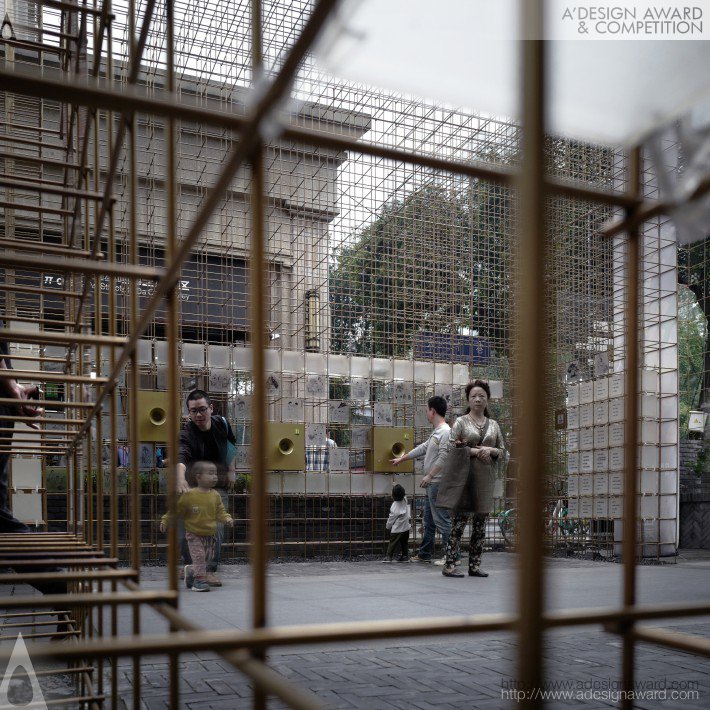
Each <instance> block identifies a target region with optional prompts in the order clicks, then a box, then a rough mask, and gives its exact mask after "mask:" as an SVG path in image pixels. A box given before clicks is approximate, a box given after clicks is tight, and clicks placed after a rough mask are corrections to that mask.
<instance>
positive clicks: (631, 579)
mask: <svg viewBox="0 0 710 710" xmlns="http://www.w3.org/2000/svg"><path fill="white" fill-rule="evenodd" d="M629 194H631V195H633V196H634V197H640V196H641V150H640V149H639V148H636V149H634V150H633V151H632V152H631V155H630V156H629ZM634 211H635V209H632V210H629V214H628V216H630V217H631V216H633V212H634ZM639 240H640V232H639V227H638V226H635V227H632V228H631V229H630V230H629V241H628V249H627V254H628V258H627V262H626V309H625V313H624V320H625V322H626V331H625V337H624V341H625V345H626V350H625V352H626V358H625V365H626V367H625V370H626V382H625V389H624V397H625V404H626V411H625V417H626V418H625V422H624V443H625V446H624V524H623V536H624V537H623V540H622V543H621V556H622V560H623V563H624V591H623V594H624V599H623V601H624V606H625V607H631V606H633V605H634V604H636V557H637V554H636V553H637V551H636V546H637V531H636V521H637V510H638V496H637V492H638V486H637V482H636V472H637V470H638V422H639V401H638V399H639V395H638V392H639V366H640V360H639V306H640V303H639V286H640V275H639V271H640V270H641V269H642V268H643V263H642V262H641V258H640V252H641V250H640V244H639ZM633 630H634V624H633V622H629V623H627V624H624V626H623V629H622V631H623V649H622V661H621V667H622V685H623V689H624V690H625V691H631V690H633V687H634V655H635V653H634V652H635V645H634V639H633ZM622 707H623V708H628V709H630V708H632V707H633V700H632V699H631V695H630V693H628V692H627V693H625V694H624V698H623V700H622Z"/></svg>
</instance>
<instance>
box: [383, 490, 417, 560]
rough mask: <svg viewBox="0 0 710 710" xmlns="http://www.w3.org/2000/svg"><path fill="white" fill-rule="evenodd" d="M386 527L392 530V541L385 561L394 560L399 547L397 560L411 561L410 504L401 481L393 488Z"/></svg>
mask: <svg viewBox="0 0 710 710" xmlns="http://www.w3.org/2000/svg"><path fill="white" fill-rule="evenodd" d="M385 527H386V528H387V529H388V530H389V531H390V543H389V545H388V546H387V552H386V554H385V559H384V560H382V561H383V562H392V559H393V557H394V555H395V554H396V553H397V549H398V548H399V556H398V557H397V562H409V531H410V529H411V527H412V526H411V524H410V522H409V506H408V505H407V496H405V495H404V488H402V486H400V485H399V483H398V484H397V485H396V486H394V488H392V507H391V508H390V516H389V518H388V519H387V524H386V525H385Z"/></svg>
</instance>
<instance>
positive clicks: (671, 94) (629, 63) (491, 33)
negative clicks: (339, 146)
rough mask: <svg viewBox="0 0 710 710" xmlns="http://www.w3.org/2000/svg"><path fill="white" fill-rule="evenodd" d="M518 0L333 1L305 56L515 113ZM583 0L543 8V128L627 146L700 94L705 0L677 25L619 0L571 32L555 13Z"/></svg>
mask: <svg viewBox="0 0 710 710" xmlns="http://www.w3.org/2000/svg"><path fill="white" fill-rule="evenodd" d="M519 2H520V0H437V1H436V2H434V1H433V0H343V4H342V6H341V8H340V10H339V13H338V15H337V17H336V19H335V20H334V21H333V22H332V24H331V26H330V28H329V32H328V33H327V34H326V36H325V37H324V38H323V41H322V42H321V43H320V44H319V46H318V48H317V49H316V60H317V62H318V63H319V64H320V66H321V67H322V68H323V69H325V70H327V71H328V72H330V73H331V74H333V75H335V76H337V77H339V78H342V79H349V80H353V81H360V82H365V83H368V84H371V85H374V86H378V87H381V88H385V89H393V90H397V91H404V92H406V93H411V94H414V95H417V96H419V97H421V98H426V99H433V100H436V101H442V102H445V103H449V104H454V105H456V106H459V107H463V108H467V109H470V110H472V111H475V112H477V113H481V112H483V113H486V114H489V115H495V116H506V117H510V118H518V117H519V96H520V86H519V75H520V72H519V49H520V45H519V43H518V41H517V40H518V39H519V38H520V37H521V36H522V33H521V30H520V21H519V17H520V10H519ZM659 2H660V0H659ZM661 4H662V5H663V6H664V7H668V8H670V9H671V10H672V9H673V8H674V7H675V6H676V5H678V6H679V7H682V6H683V4H682V2H679V1H678V0H670V1H669V0H664V1H663V2H662V3H661ZM583 5H584V3H579V2H577V3H572V2H566V1H565V0H548V3H547V5H546V26H547V27H548V28H549V35H548V34H546V37H552V38H553V39H550V40H549V41H548V49H549V52H548V70H549V71H548V92H549V93H548V130H549V131H550V132H552V133H555V134H558V135H564V136H568V137H570V138H576V139H579V140H585V141H593V142H597V143H605V144H610V145H630V144H635V143H638V142H639V141H640V140H641V139H643V138H644V137H645V136H646V135H648V133H649V132H651V131H652V130H654V129H655V128H657V127H658V126H661V125H665V124H667V123H668V122H669V121H671V120H673V119H674V118H676V117H677V116H679V115H681V114H684V113H687V112H688V111H689V110H690V109H691V108H692V107H693V106H694V105H695V104H696V103H697V102H699V101H700V100H701V99H702V98H703V97H705V96H707V95H709V94H710V71H708V68H709V67H710V41H709V40H708V39H698V38H701V37H708V38H710V4H708V6H707V8H706V9H707V13H704V5H705V3H695V5H696V6H700V9H699V12H700V16H699V17H698V16H697V13H696V17H695V18H694V19H693V18H692V17H687V18H686V19H687V22H686V20H683V19H682V15H676V16H675V17H676V19H675V20H673V19H669V20H667V21H665V22H664V23H661V22H655V24H649V22H650V21H647V18H648V17H650V15H648V16H647V15H645V14H644V13H646V12H654V11H655V10H653V8H654V7H656V6H659V7H660V5H659V3H652V2H650V0H638V2H636V1H635V0H619V1H618V2H616V3H614V5H615V6H616V7H621V8H622V9H624V7H625V8H626V10H627V12H625V13H624V16H625V17H626V18H627V19H626V20H624V19H623V17H622V18H621V19H619V20H614V19H613V18H611V17H607V18H606V19H604V20H599V19H598V17H599V15H594V16H593V19H592V20H591V21H590V22H589V28H590V29H591V30H592V31H593V32H592V36H591V37H589V35H588V34H582V31H583V29H584V28H585V27H586V24H585V25H581V24H580V23H581V22H584V21H585V20H580V17H582V16H581V15H579V16H575V17H572V15H571V14H567V15H566V16H565V11H566V10H570V13H571V12H572V10H571V9H570V8H574V12H579V11H580V9H579V8H580V6H583ZM587 5H590V6H591V5H592V4H591V3H587ZM602 5H604V4H599V5H596V4H594V6H595V7H598V8H601V7H602ZM686 5H687V4H686ZM649 7H650V8H651V10H649ZM589 9H590V8H587V10H589ZM704 14H707V17H705V16H704ZM585 17H586V16H585ZM666 17H672V15H666ZM679 18H680V19H679ZM640 22H643V23H645V24H643V26H641V25H639V23H640ZM614 23H616V24H614ZM624 23H626V24H624ZM683 23H684V24H683ZM617 25H618V31H612V30H617ZM686 26H687V27H686ZM688 27H690V30H689V31H687V32H686V31H685V30H686V29H687V28H688ZM580 28H581V29H580ZM559 37H564V38H568V37H569V38H570V39H556V38H559ZM579 37H582V38H581V39H579ZM587 37H589V38H587ZM605 37H612V38H613V39H602V38H605ZM663 37H682V38H683V39H664V38H663Z"/></svg>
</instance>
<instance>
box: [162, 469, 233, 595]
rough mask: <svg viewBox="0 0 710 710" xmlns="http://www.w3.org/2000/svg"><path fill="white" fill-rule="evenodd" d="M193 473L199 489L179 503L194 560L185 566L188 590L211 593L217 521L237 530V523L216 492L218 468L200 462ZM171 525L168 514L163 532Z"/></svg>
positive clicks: (185, 494) (164, 518) (163, 523)
mask: <svg viewBox="0 0 710 710" xmlns="http://www.w3.org/2000/svg"><path fill="white" fill-rule="evenodd" d="M191 473H192V475H193V476H194V477H195V480H196V482H197V487H196V488H191V489H190V490H189V491H188V492H187V493H183V494H182V495H181V496H180V498H179V500H178V503H177V514H178V516H179V517H181V518H182V519H183V521H184V524H185V540H186V541H187V546H188V548H189V549H190V557H191V558H192V564H191V565H186V566H185V586H186V587H187V588H188V589H191V590H192V591H193V592H209V591H210V585H209V584H208V583H207V579H206V577H207V565H208V563H209V562H210V560H211V559H212V557H213V556H214V549H215V534H216V531H217V521H219V522H222V523H227V525H231V526H234V520H233V519H232V516H231V515H229V513H227V511H226V510H225V509H224V504H223V503H222V498H221V497H220V495H219V493H217V491H215V490H214V487H215V486H216V485H217V466H215V465H214V464H213V463H212V462H211V461H196V462H195V463H194V464H193V465H192V471H191ZM169 524H170V517H169V514H168V513H166V514H165V515H164V516H163V517H162V519H161V521H160V532H165V531H166V530H167V528H168V525H169Z"/></svg>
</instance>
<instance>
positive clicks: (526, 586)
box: [514, 0, 549, 707]
mask: <svg viewBox="0 0 710 710" xmlns="http://www.w3.org/2000/svg"><path fill="white" fill-rule="evenodd" d="M520 21H521V27H520V33H521V40H520V49H521V53H520V62H521V79H522V87H521V92H522V156H523V162H522V166H521V174H520V212H519V215H518V224H517V235H518V244H517V246H518V252H517V261H518V268H519V275H520V276H519V283H518V288H517V303H516V307H515V312H516V316H517V327H516V331H517V332H516V335H517V342H516V352H515V356H516V361H517V372H518V374H517V377H516V382H517V390H518V391H517V396H516V397H515V401H516V402H517V403H518V410H517V412H516V413H515V428H514V431H515V439H516V456H517V458H518V460H519V461H520V467H519V500H518V506H519V508H520V538H519V540H520V541H519V552H520V561H519V565H520V567H519V582H518V585H519V587H518V610H519V614H520V626H519V638H518V680H519V682H520V683H521V684H522V687H523V688H524V689H525V690H526V691H528V692H532V693H533V695H531V696H527V697H526V699H525V700H524V701H523V703H524V705H525V706H526V707H542V702H541V701H540V700H539V699H538V698H537V697H536V691H537V689H539V688H542V685H543V678H544V672H543V666H542V653H543V626H542V622H541V618H542V612H543V601H544V600H543V595H544V587H543V584H544V577H543V531H542V527H541V525H540V515H541V509H542V495H543V484H544V471H545V440H546V436H547V430H548V427H549V423H548V422H547V421H546V420H545V417H544V416H541V414H542V413H543V412H544V411H545V408H544V404H543V403H544V402H545V400H546V392H545V377H544V373H545V372H547V371H548V357H547V354H546V348H547V342H548V337H547V318H546V317H545V305H546V304H545V278H546V252H547V245H546V232H545V210H546V206H545V198H546V191H545V187H544V174H545V160H544V158H545V156H544V145H545V143H544V141H545V43H544V40H543V39H542V37H543V3H542V0H527V1H526V2H524V3H521V17H520ZM528 32H530V33H532V38H531V39H526V33H528ZM523 346H524V347H523ZM523 352H525V366H524V367H522V366H521V362H520V358H521V354H522V353H523Z"/></svg>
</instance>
